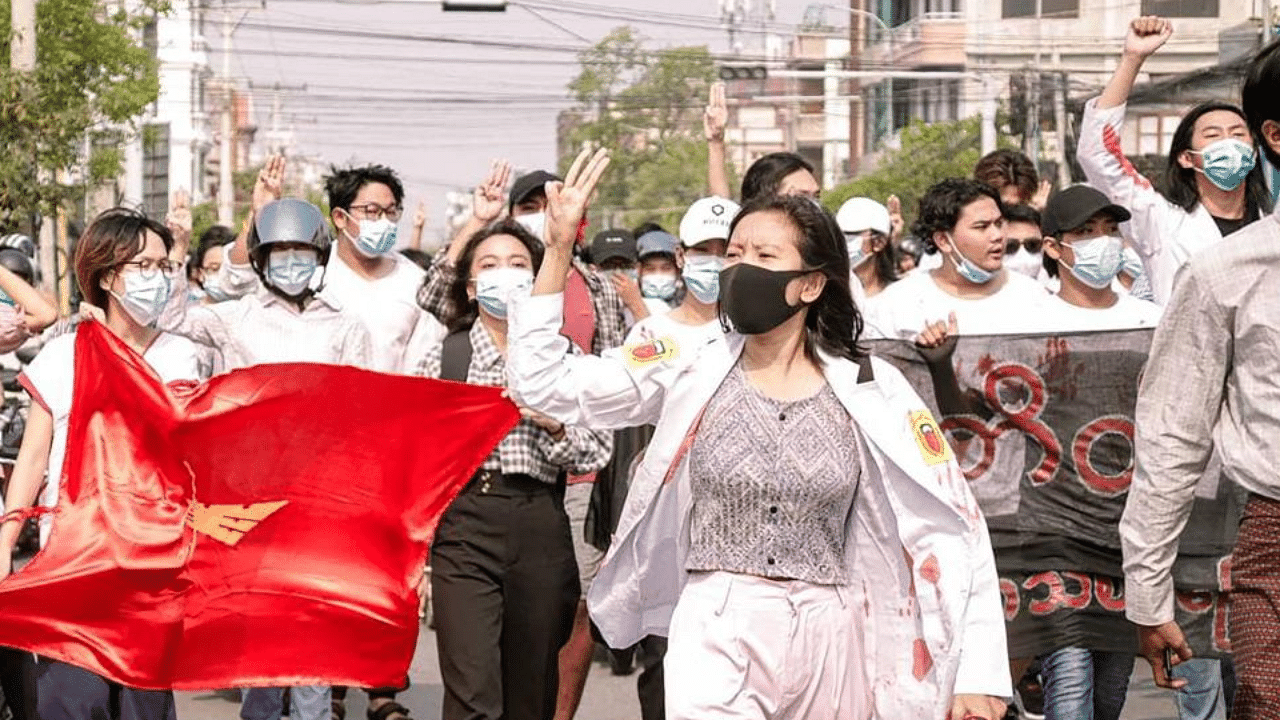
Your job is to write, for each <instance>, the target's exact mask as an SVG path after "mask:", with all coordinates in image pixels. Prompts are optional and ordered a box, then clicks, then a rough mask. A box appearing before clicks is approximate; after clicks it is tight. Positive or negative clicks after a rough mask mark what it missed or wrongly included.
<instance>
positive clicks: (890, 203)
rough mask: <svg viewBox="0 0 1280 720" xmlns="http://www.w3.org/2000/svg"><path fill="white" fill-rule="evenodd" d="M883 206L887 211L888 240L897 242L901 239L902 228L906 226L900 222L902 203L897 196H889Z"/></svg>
mask: <svg viewBox="0 0 1280 720" xmlns="http://www.w3.org/2000/svg"><path fill="white" fill-rule="evenodd" d="M884 204H885V208H887V209H888V210H889V239H890V240H897V239H898V238H900V237H902V228H903V227H904V226H905V225H906V223H904V222H903V220H902V201H901V200H899V199H898V196H897V195H890V196H889V199H888V200H886V201H885V203H884Z"/></svg>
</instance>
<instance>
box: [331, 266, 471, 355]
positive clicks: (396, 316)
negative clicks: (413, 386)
mask: <svg viewBox="0 0 1280 720" xmlns="http://www.w3.org/2000/svg"><path fill="white" fill-rule="evenodd" d="M387 257H388V258H390V259H392V260H394V261H395V267H393V268H392V270H391V272H390V273H388V274H387V275H384V276H382V277H380V278H377V279H375V280H366V279H365V278H363V277H361V276H359V275H357V274H356V272H355V271H354V270H352V269H351V268H350V267H348V266H347V264H346V262H344V261H343V260H342V258H341V257H339V256H338V252H337V249H336V248H335V249H334V252H333V255H332V256H331V257H330V258H329V264H328V267H327V268H326V270H325V278H324V284H325V289H326V290H327V291H328V292H329V294H330V295H331V296H332V297H333V298H334V299H336V300H337V301H338V302H339V303H340V304H341V306H342V309H343V311H344V312H348V313H351V314H352V315H354V316H355V317H356V318H357V319H358V320H360V321H361V322H362V323H364V325H365V327H367V328H369V336H370V339H371V340H372V343H373V345H372V349H373V362H372V365H371V366H370V369H372V370H378V371H381V372H390V373H399V374H410V373H412V372H413V370H414V368H415V367H416V366H417V363H418V361H419V360H420V359H421V358H422V356H423V355H425V354H426V349H427V348H428V347H430V346H431V345H433V344H435V343H438V342H440V341H442V340H443V339H444V336H445V334H446V333H445V328H444V326H443V325H441V324H440V321H438V320H436V319H435V317H434V316H432V315H431V314H430V313H428V312H425V311H423V310H422V308H420V307H418V289H419V288H420V287H422V279H423V277H425V275H426V273H425V271H423V269H422V268H420V267H418V266H417V265H416V264H414V262H413V261H412V260H410V259H409V258H406V257H404V256H403V255H401V254H400V253H394V254H391V255H387Z"/></svg>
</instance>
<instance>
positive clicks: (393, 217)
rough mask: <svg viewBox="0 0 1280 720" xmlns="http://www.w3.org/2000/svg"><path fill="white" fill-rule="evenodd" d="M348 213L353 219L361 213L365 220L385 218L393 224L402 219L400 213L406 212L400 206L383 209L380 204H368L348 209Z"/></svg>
mask: <svg viewBox="0 0 1280 720" xmlns="http://www.w3.org/2000/svg"><path fill="white" fill-rule="evenodd" d="M347 212H348V213H350V214H351V215H352V216H353V217H354V216H355V214H356V213H359V214H360V215H362V216H363V217H364V218H365V219H368V220H378V219H380V218H384V217H385V218H386V219H388V220H390V221H391V222H396V221H397V220H399V219H400V213H402V212H404V208H402V207H400V206H399V205H392V206H391V207H382V206H381V205H379V204H378V203H367V204H365V205H352V206H351V207H349V208H347Z"/></svg>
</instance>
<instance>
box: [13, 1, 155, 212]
mask: <svg viewBox="0 0 1280 720" xmlns="http://www.w3.org/2000/svg"><path fill="white" fill-rule="evenodd" d="M130 6H131V7H133V9H132V10H125V9H122V6H116V5H114V4H112V5H109V6H108V5H105V4H103V3H101V2H99V1H98V0H40V2H39V3H38V4H37V6H36V53H37V68H36V71H35V72H34V73H33V74H31V75H30V76H27V75H25V74H23V73H19V72H16V71H14V70H13V68H11V67H9V45H10V38H11V37H12V28H11V27H10V8H9V0H0V63H3V64H2V65H0V147H3V148H4V153H3V154H0V226H5V227H10V228H12V227H15V226H18V225H25V223H26V221H27V220H28V218H31V217H32V216H34V215H35V214H36V213H41V214H46V215H47V214H51V212H52V211H53V210H54V208H56V207H57V206H58V205H60V204H61V203H62V202H63V201H64V200H65V199H66V198H67V197H68V196H69V194H70V192H71V191H70V190H69V189H68V188H66V187H65V186H63V185H61V184H59V183H58V182H57V180H56V177H55V173H56V172H58V171H63V170H69V169H70V168H72V167H75V166H77V165H81V163H83V165H82V167H84V168H85V172H86V173H87V178H86V180H87V181H88V183H89V184H90V185H94V184H99V183H101V182H104V181H106V180H109V179H111V178H113V177H115V176H116V175H117V174H118V173H119V170H120V164H121V161H122V152H121V149H120V139H121V132H120V130H121V128H127V127H128V126H129V125H130V123H131V121H132V120H133V119H134V118H136V117H137V116H138V115H140V114H141V113H142V112H143V110H144V109H145V108H146V106H147V105H149V104H150V103H152V102H154V101H155V100H156V98H157V97H158V96H159V93H160V80H159V70H158V68H159V65H158V63H157V61H156V59H155V58H154V57H153V55H152V51H151V50H149V49H147V48H146V47H143V46H142V44H141V43H140V42H139V41H138V38H139V37H140V36H141V35H142V33H143V30H144V28H146V26H147V25H148V24H149V23H152V22H154V21H155V18H156V17H157V15H159V14H160V13H163V12H167V10H168V4H167V3H166V2H165V1H164V0H141V2H140V3H139V4H136V5H135V4H132V3H131V4H130ZM86 147H87V148H89V152H88V157H85V149H86Z"/></svg>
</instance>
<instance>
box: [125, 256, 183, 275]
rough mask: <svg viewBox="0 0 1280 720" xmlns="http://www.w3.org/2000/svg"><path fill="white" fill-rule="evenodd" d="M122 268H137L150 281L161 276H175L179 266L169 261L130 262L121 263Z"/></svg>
mask: <svg viewBox="0 0 1280 720" xmlns="http://www.w3.org/2000/svg"><path fill="white" fill-rule="evenodd" d="M120 267H133V268H137V269H138V272H139V273H140V274H141V275H142V277H144V278H147V279H150V278H153V277H155V276H156V275H157V274H159V275H170V276H171V275H175V274H177V272H178V265H177V264H176V263H173V262H170V261H169V260H130V261H129V262H122V263H120Z"/></svg>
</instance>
